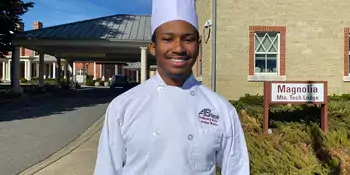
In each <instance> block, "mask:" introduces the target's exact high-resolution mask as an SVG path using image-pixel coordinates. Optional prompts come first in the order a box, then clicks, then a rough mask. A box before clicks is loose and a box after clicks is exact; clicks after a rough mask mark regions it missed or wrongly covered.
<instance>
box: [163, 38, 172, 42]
mask: <svg viewBox="0 0 350 175" xmlns="http://www.w3.org/2000/svg"><path fill="white" fill-rule="evenodd" d="M163 41H167V42H170V41H172V39H170V38H163Z"/></svg>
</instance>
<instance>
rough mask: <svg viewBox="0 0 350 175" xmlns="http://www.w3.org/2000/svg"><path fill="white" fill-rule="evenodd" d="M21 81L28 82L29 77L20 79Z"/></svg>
mask: <svg viewBox="0 0 350 175" xmlns="http://www.w3.org/2000/svg"><path fill="white" fill-rule="evenodd" d="M20 82H21V83H27V82H28V80H27V79H25V78H21V79H20Z"/></svg>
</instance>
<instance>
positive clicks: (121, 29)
mask: <svg viewBox="0 0 350 175" xmlns="http://www.w3.org/2000/svg"><path fill="white" fill-rule="evenodd" d="M150 41H151V18H150V16H149V15H126V14H118V15H111V16H106V17H101V18H95V19H89V20H84V21H79V22H73V23H68V24H62V25H57V26H52V27H46V28H41V29H36V30H29V31H24V32H22V33H18V34H15V35H14V37H13V39H12V44H13V45H14V46H15V48H18V47H24V48H28V49H30V50H34V51H36V52H38V53H39V54H40V59H42V60H44V55H45V54H47V55H52V56H54V57H56V58H57V59H58V60H60V58H63V59H65V60H67V61H70V62H74V61H95V62H111V61H114V62H141V65H142V66H141V82H142V81H144V80H145V79H146V78H147V73H146V72H147V70H148V69H149V60H150V61H151V62H155V59H154V58H153V57H151V56H149V55H148V53H147V51H146V50H147V46H148V44H149V42H150ZM18 52H19V50H18V49H14V50H13V54H12V63H13V68H14V72H13V75H11V77H12V78H11V82H12V80H16V81H14V82H16V83H14V84H13V83H12V84H13V86H17V85H16V84H18V83H17V79H18V77H19V75H18V74H19V73H17V72H19V71H18V70H17V68H18V67H19V65H17V64H19V61H18V60H19V56H18V55H19V54H18ZM17 57H18V58H17ZM39 62H40V67H43V65H41V64H43V61H39ZM40 67H39V68H40ZM41 72H42V71H41ZM41 74H43V73H41ZM42 77H43V75H40V73H39V80H41V79H43V78H42ZM39 82H42V83H43V80H42V81H39Z"/></svg>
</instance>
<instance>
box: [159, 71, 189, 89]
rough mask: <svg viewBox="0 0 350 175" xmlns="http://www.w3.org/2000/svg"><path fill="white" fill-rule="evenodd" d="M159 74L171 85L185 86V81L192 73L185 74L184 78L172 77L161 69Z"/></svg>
mask: <svg viewBox="0 0 350 175" xmlns="http://www.w3.org/2000/svg"><path fill="white" fill-rule="evenodd" d="M158 74H159V76H160V77H161V78H162V79H163V81H164V82H165V84H167V85H169V86H177V87H181V86H183V85H184V83H185V82H186V80H187V79H188V77H190V76H191V73H190V74H188V75H187V76H184V77H183V78H171V77H170V76H168V75H167V74H166V73H165V72H163V71H160V70H158Z"/></svg>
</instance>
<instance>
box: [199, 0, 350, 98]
mask: <svg viewBox="0 0 350 175" xmlns="http://www.w3.org/2000/svg"><path fill="white" fill-rule="evenodd" d="M210 3H211V1H206V0H201V1H197V10H198V13H199V20H200V23H201V26H202V25H203V21H205V20H207V18H210V11H211V6H210ZM349 8H350V3H348V1H347V0H339V1H337V3H333V2H332V1H322V2H320V1H317V0H309V1H294V0H285V1H283V2H282V1H278V0H271V1H269V2H268V3H264V1H260V0H259V1H256V0H255V1H253V0H246V1H232V0H220V1H218V6H217V11H218V16H217V19H218V23H217V91H218V93H220V94H222V95H224V96H225V97H226V98H228V99H236V98H238V97H240V96H243V95H244V94H245V93H250V94H257V93H259V94H262V92H263V83H261V82H249V81H248V74H249V46H250V42H249V33H250V32H249V27H250V26H266V27H270V26H283V27H286V33H285V35H286V40H285V42H286V48H285V75H286V79H287V80H326V81H328V86H329V93H330V94H333V93H335V94H337V93H350V82H344V81H343V75H344V67H345V66H347V65H344V63H345V64H346V62H345V60H344V57H345V53H344V52H345V49H344V40H345V39H344V28H346V27H350V18H348V16H349V15H350V11H349V10H348V9H349ZM210 45H211V42H210V41H209V42H208V43H206V44H204V46H203V47H205V48H206V49H204V50H205V52H206V54H203V61H204V63H203V65H204V66H203V69H204V72H203V74H204V75H203V76H204V77H203V81H204V84H205V85H210V64H211V62H210V59H211V54H210V53H209V50H211V48H210Z"/></svg>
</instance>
